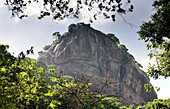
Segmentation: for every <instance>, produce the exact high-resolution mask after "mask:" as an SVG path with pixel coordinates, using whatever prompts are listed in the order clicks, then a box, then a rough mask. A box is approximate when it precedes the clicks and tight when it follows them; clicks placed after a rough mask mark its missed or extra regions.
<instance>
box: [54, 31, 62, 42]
mask: <svg viewBox="0 0 170 109" xmlns="http://www.w3.org/2000/svg"><path fill="white" fill-rule="evenodd" d="M52 36H53V38H54V39H55V40H60V38H61V34H60V32H54V33H53V35H52Z"/></svg>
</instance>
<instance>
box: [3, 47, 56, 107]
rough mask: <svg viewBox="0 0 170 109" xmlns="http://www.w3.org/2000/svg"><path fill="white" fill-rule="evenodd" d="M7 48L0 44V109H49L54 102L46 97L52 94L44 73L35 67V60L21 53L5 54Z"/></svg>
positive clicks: (49, 97)
mask: <svg viewBox="0 0 170 109" xmlns="http://www.w3.org/2000/svg"><path fill="white" fill-rule="evenodd" d="M7 48H9V46H7V45H1V44H0V59H1V60H0V103H1V105H0V108H1V109H10V108H15V109H35V108H38V109H40V108H48V107H49V108H50V107H52V106H51V105H52V103H53V102H55V100H54V99H52V97H51V96H50V95H49V94H50V93H51V92H52V91H51V88H50V86H49V84H48V83H47V82H46V81H45V78H46V73H45V72H44V70H43V69H42V68H41V67H36V66H35V62H36V60H33V59H30V58H26V57H25V54H24V53H23V52H21V53H20V54H19V56H18V57H17V58H16V57H14V56H13V55H11V54H10V53H9V52H8V51H7ZM27 51H32V49H30V50H27ZM27 53H28V52H27ZM57 103H59V102H57ZM57 103H56V104H57ZM57 105H58V104H57Z"/></svg>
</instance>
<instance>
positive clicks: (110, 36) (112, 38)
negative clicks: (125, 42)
mask: <svg viewBox="0 0 170 109" xmlns="http://www.w3.org/2000/svg"><path fill="white" fill-rule="evenodd" d="M107 36H108V38H109V39H110V40H112V41H113V42H114V43H115V44H116V45H118V44H120V41H119V39H118V38H117V37H116V36H115V35H114V34H111V33H109V34H107Z"/></svg>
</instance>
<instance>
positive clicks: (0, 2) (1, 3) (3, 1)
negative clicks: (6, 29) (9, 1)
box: [0, 0, 5, 8]
mask: <svg viewBox="0 0 170 109" xmlns="http://www.w3.org/2000/svg"><path fill="white" fill-rule="evenodd" d="M4 3H5V0H0V8H1V7H4V6H5V5H4Z"/></svg>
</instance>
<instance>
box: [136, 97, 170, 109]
mask: <svg viewBox="0 0 170 109" xmlns="http://www.w3.org/2000/svg"><path fill="white" fill-rule="evenodd" d="M169 108H170V99H167V100H163V99H155V100H154V101H153V102H148V103H147V104H146V105H144V106H138V107H137V108H136V109H169Z"/></svg>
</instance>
